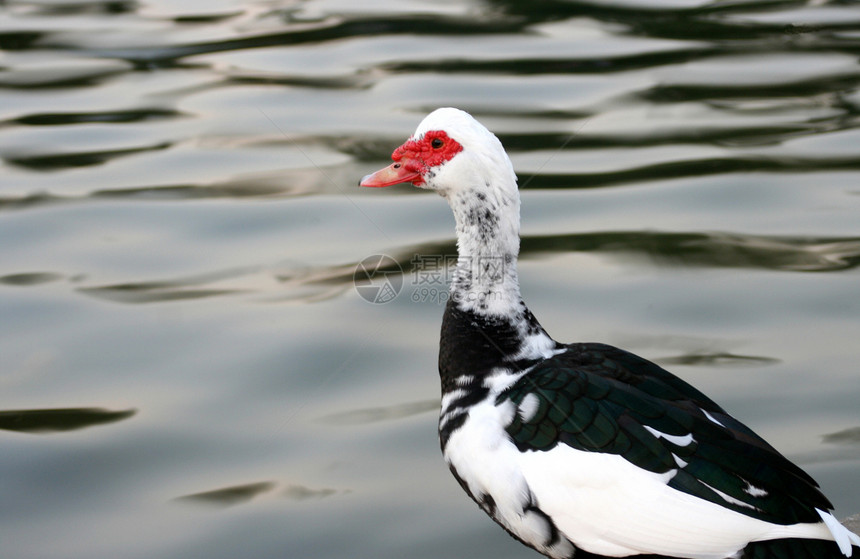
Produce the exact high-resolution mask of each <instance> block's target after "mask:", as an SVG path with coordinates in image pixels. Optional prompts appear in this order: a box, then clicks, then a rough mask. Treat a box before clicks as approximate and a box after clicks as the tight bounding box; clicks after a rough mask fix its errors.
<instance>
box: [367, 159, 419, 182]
mask: <svg viewBox="0 0 860 559" xmlns="http://www.w3.org/2000/svg"><path fill="white" fill-rule="evenodd" d="M406 163H407V162H406V161H404V160H403V159H401V160H400V161H395V162H394V163H392V164H391V165H389V166H388V167H386V168H384V169H380V170H378V171H376V172H375V173H371V174H370V175H367V176H366V177H364V178H363V179H361V182H360V183H358V185H359V186H372V187H381V186H391V185H392V184H400V183H401V182H411V183H415V182H416V181H420V180H421V173H418V172H417V171H410V170H407V167H409V165H407V164H406Z"/></svg>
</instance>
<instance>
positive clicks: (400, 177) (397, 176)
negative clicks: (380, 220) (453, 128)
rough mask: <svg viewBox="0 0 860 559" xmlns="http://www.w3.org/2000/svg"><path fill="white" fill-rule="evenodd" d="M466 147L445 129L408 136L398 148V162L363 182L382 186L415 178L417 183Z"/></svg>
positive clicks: (369, 176) (394, 158)
mask: <svg viewBox="0 0 860 559" xmlns="http://www.w3.org/2000/svg"><path fill="white" fill-rule="evenodd" d="M461 151H463V146H462V145H460V143H459V142H457V141H456V140H454V139H453V138H450V137H448V134H446V133H445V131H444V130H430V131H429V132H427V133H425V134H424V136H422V137H421V139H419V140H408V141H407V142H406V143H404V144H403V145H402V146H400V147H399V148H397V149H396V150H394V153H392V154H391V159H393V160H394V163H392V164H391V165H389V166H388V167H386V168H384V169H380V170H379V171H377V172H375V173H373V174H371V175H367V176H366V177H364V178H363V179H361V182H360V183H359V184H360V185H361V186H372V187H382V186H391V185H393V184H399V183H401V182H411V183H412V184H414V185H415V186H420V185H422V184H424V174H425V173H426V172H427V171H428V170H429V169H430V168H432V167H436V166H437V165H441V164H442V163H445V162H446V161H450V160H451V158H452V157H454V156H455V155H457V154H458V153H460V152H461Z"/></svg>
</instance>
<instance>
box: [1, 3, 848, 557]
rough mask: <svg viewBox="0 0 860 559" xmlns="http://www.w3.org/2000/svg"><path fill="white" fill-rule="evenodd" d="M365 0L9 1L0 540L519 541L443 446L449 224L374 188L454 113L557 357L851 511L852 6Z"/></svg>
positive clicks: (420, 198)
mask: <svg viewBox="0 0 860 559" xmlns="http://www.w3.org/2000/svg"><path fill="white" fill-rule="evenodd" d="M360 4H362V3H359V2H347V1H344V0H328V1H326V0H309V1H304V2H302V1H289V0H270V1H260V2H254V1H251V0H247V1H244V2H233V1H229V0H218V1H214V2H213V1H209V2H203V1H198V0H186V1H180V2H167V1H166V0H153V1H148V0H143V1H140V2H136V1H132V0H117V1H105V2H98V1H88V0H81V1H78V0H30V1H15V0H7V1H5V2H0V49H2V58H0V159H2V167H0V240H2V241H0V410H2V411H0V445H2V452H0V498H2V503H3V504H2V507H0V555H2V557H4V558H30V557H33V558H35V557H38V558H40V559H52V558H63V559H72V558H84V557H124V558H147V559H152V558H175V557H182V558H195V557H200V558H206V559H217V558H235V557H260V558H268V557H289V558H306V557H314V558H332V559H334V558H338V559H341V558H343V557H353V558H373V559H385V558H392V559H393V558H397V559H401V558H403V557H412V558H428V559H429V558H443V557H451V558H454V557H473V558H476V559H478V558H491V557H492V558H496V557H535V556H536V555H535V554H534V553H533V552H531V551H529V550H527V549H525V548H522V547H521V546H520V545H519V544H518V543H516V542H514V541H513V540H511V539H510V538H508V537H507V536H506V535H505V534H504V533H503V532H502V531H501V530H499V529H498V528H497V527H496V526H495V525H493V523H492V522H490V521H489V520H487V519H486V518H484V516H483V514H481V513H480V512H478V511H477V509H476V507H475V506H474V505H473V504H472V503H471V502H470V501H469V500H468V499H467V498H466V497H465V496H464V495H462V494H461V490H460V488H459V487H457V484H456V482H455V481H454V480H453V479H452V478H451V477H450V475H449V473H448V472H447V470H446V468H445V467H444V465H443V462H442V460H441V457H440V456H439V451H438V443H437V440H436V431H435V429H436V408H437V405H438V404H437V399H438V394H439V387H438V379H437V373H436V351H437V342H438V330H439V324H440V319H441V312H442V308H441V302H442V301H443V300H444V294H445V286H444V282H445V280H446V277H447V275H448V272H447V268H446V267H445V262H446V261H447V259H448V258H449V257H450V255H452V254H454V252H455V247H454V242H453V220H452V218H451V216H450V212H449V210H448V209H447V206H446V205H445V203H444V201H443V200H441V199H440V198H438V197H436V196H435V195H433V194H432V193H425V192H416V191H414V189H412V188H411V187H409V186H398V187H394V188H390V189H385V190H360V189H359V188H358V187H357V186H356V184H357V181H358V179H359V177H361V176H362V175H364V174H366V173H367V172H370V171H372V170H374V169H376V168H379V167H381V166H384V165H386V160H387V159H388V156H389V154H390V152H391V150H392V149H393V148H394V147H396V146H397V145H399V144H400V143H401V142H402V141H403V140H404V139H405V138H406V137H407V136H408V135H409V134H410V133H411V131H412V130H413V129H414V128H415V126H416V124H417V123H418V121H419V120H420V119H421V118H422V117H423V115H424V114H425V113H426V112H428V111H429V110H431V109H433V108H435V107H438V106H445V105H454V106H459V107H461V108H463V109H466V110H468V111H470V112H472V113H473V114H475V115H476V116H477V117H478V118H479V119H481V120H482V121H483V122H484V123H485V124H487V125H488V126H489V127H490V128H491V129H492V130H494V131H495V132H496V133H497V134H498V135H499V137H500V138H501V140H502V142H503V143H504V144H505V146H506V147H507V149H508V151H509V153H510V154H511V157H512V159H513V162H514V166H515V168H516V170H517V172H518V174H519V177H520V185H521V188H522V191H523V211H522V213H523V236H524V238H523V243H522V261H521V266H520V270H521V276H522V283H523V291H524V294H525V297H526V299H527V300H528V301H529V303H530V306H531V307H532V309H533V310H534V312H535V313H536V314H537V316H538V317H539V318H540V319H541V320H542V322H543V323H544V326H545V327H546V328H547V329H548V330H549V331H550V332H551V333H552V334H554V335H555V337H557V338H558V339H559V340H562V341H574V340H589V341H597V340H599V341H606V342H610V343H613V344H616V345H622V346H624V347H626V348H628V349H631V350H634V351H636V352H638V353H640V354H643V355H645V356H647V357H649V358H652V359H656V360H657V361H659V362H661V363H663V364H664V365H666V366H668V367H669V368H670V369H671V370H673V371H674V372H676V373H677V374H679V375H681V376H683V377H684V378H686V379H687V380H689V381H691V382H693V383H694V384H696V385H697V386H699V387H700V388H702V389H703V390H704V391H705V392H707V393H708V394H710V395H711V396H712V397H714V398H715V399H716V400H717V401H719V402H720V403H722V404H723V405H724V406H725V407H726V408H728V410H729V411H731V412H733V413H734V414H735V415H737V416H738V417H740V418H741V419H743V420H744V421H746V422H747V423H749V424H750V425H751V426H752V427H753V428H755V429H756V430H757V431H759V432H760V433H761V434H762V435H764V436H765V438H767V439H768V440H770V441H771V442H772V443H773V444H774V445H775V446H777V447H778V448H779V449H781V450H782V451H783V452H784V453H786V454H787V455H788V456H789V457H790V458H791V459H793V460H795V461H797V462H798V463H800V464H801V465H802V466H803V467H804V468H806V469H807V470H808V471H810V473H812V474H813V475H814V477H816V479H818V480H819V481H820V483H821V485H822V487H823V488H824V490H825V492H826V493H827V494H828V495H829V496H830V497H831V499H832V500H833V501H834V504H835V505H836V506H837V513H838V514H839V516H843V517H844V516H847V515H849V514H852V513H856V512H860V484H858V483H857V480H858V474H860V438H858V436H857V432H858V427H860V366H858V363H860V359H858V357H859V356H860V341H858V340H860V270H858V268H859V267H860V130H859V129H858V123H860V66H858V55H860V8H858V7H857V4H856V3H853V2H848V1H845V2H840V1H832V2H828V1H826V0H821V1H819V0H814V1H809V2H792V1H743V0H738V1H732V2H709V1H706V0H672V1H658V0H651V1H650V2H646V1H641V2H640V1H638V0H637V1H632V0H617V1H604V0H593V1H591V2H576V1H572V0H571V1H552V0H546V1H530V2H521V1H514V0H488V1H485V2H454V1H447V2H422V1H410V0H401V1H398V2H393V1H376V2H365V3H363V4H364V5H363V6H362V7H358V6H359V5H360ZM378 254H384V255H388V256H390V257H391V258H393V259H394V260H395V261H396V262H391V261H389V260H386V259H382V260H380V258H378V257H376V258H373V255H378ZM367 257H371V258H370V259H369V260H367V261H366V262H367V263H369V264H368V265H371V264H373V263H374V262H375V263H376V264H379V263H380V262H381V263H382V264H384V265H386V266H387V267H385V268H383V272H385V273H386V274H387V275H384V276H380V275H376V276H374V282H375V283H372V284H371V286H374V285H375V286H383V287H384V286H385V285H386V283H385V279H388V280H389V282H390V283H389V284H387V285H390V286H392V287H396V286H398V285H399V287H400V290H399V293H398V294H397V296H396V297H394V298H393V300H391V301H389V302H387V303H385V304H371V303H369V302H367V301H366V300H365V298H366V297H368V291H364V292H359V291H357V290H356V289H354V285H353V272H354V270H355V269H356V265H357V264H359V263H360V262H362V261H363V260H364V259H365V258H367ZM376 264H373V265H376ZM398 267H399V268H400V269H401V270H402V273H398V272H397V269H398ZM370 269H373V268H372V266H371V268H370ZM380 277H381V278H382V282H381V283H380V281H379V279H380ZM382 295H383V294H382V292H379V293H375V294H371V296H370V297H369V298H373V297H374V296H382ZM382 298H383V299H387V298H388V297H382Z"/></svg>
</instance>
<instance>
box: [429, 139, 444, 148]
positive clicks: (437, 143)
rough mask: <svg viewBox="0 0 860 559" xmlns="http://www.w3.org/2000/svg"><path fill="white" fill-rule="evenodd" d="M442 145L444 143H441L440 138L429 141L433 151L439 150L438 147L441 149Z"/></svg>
mask: <svg viewBox="0 0 860 559" xmlns="http://www.w3.org/2000/svg"><path fill="white" fill-rule="evenodd" d="M444 143H445V142H443V141H442V139H441V138H433V139H432V140H431V141H430V145H431V146H433V149H439V148H440V147H442V145H444Z"/></svg>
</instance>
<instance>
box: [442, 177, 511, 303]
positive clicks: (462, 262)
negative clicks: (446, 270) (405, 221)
mask: <svg viewBox="0 0 860 559" xmlns="http://www.w3.org/2000/svg"><path fill="white" fill-rule="evenodd" d="M474 178H476V179H479V180H475V181H473V184H472V185H470V187H469V188H462V189H457V191H456V192H447V193H446V196H445V197H446V198H447V199H448V203H449V204H450V206H451V209H452V210H453V212H454V219H455V220H456V224H457V227H456V231H457V252H458V259H457V269H456V271H455V274H454V279H453V281H452V283H451V297H452V298H454V300H455V301H456V302H457V303H458V306H459V307H460V308H461V309H462V310H471V311H473V312H476V313H478V314H481V315H495V316H505V315H511V314H514V313H516V312H518V311H521V308H520V307H521V304H522V300H521V298H520V286H519V278H518V277H517V256H518V254H519V250H520V197H519V192H518V191H517V187H516V183H515V182H514V183H513V184H506V185H504V186H501V187H500V185H498V184H494V183H493V182H492V181H500V180H509V181H512V180H513V179H510V178H508V177H504V176H502V177H498V176H497V177H491V178H489V179H487V180H484V179H483V178H479V177H474Z"/></svg>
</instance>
